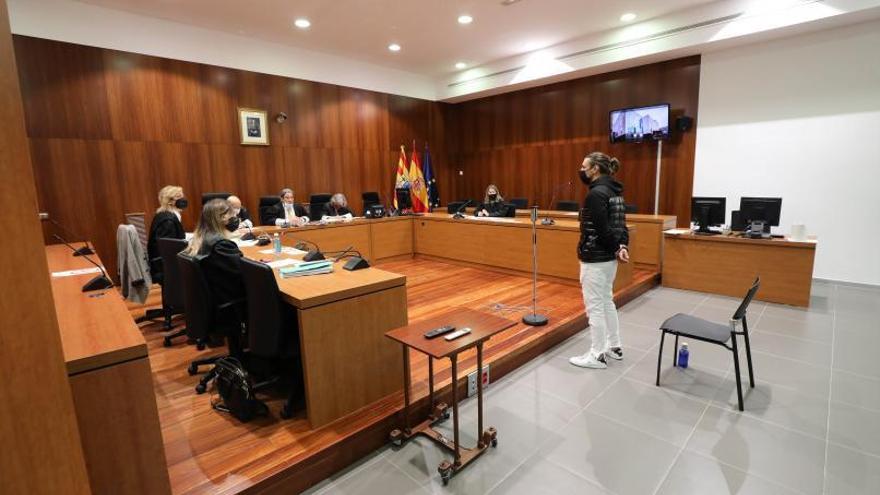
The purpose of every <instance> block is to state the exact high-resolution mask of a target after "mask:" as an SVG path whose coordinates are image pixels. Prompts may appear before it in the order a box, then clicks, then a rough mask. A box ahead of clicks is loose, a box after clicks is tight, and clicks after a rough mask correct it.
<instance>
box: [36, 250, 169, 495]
mask: <svg viewBox="0 0 880 495" xmlns="http://www.w3.org/2000/svg"><path fill="white" fill-rule="evenodd" d="M46 257H47V259H48V263H49V271H50V272H60V271H67V270H76V269H81V268H91V267H92V265H91V264H90V263H89V262H88V261H86V260H84V259H82V258H81V257H74V256H73V255H72V253H71V251H70V250H69V249H68V248H67V247H66V246H64V245H53V246H47V247H46ZM92 258H93V259H95V260H96V261H98V262H99V263H100V260H99V259H98V257H97V256H92ZM94 276H95V274H94V273H90V274H85V275H75V276H69V277H52V280H51V283H52V296H53V298H54V303H55V313H56V315H57V318H58V328H59V331H60V334H61V345H62V348H63V350H64V359H65V362H66V364H67V373H68V378H69V380H70V388H71V391H72V393H73V400H74V406H75V408H76V418H77V423H78V425H79V432H80V437H81V440H82V445H83V453H84V455H85V459H86V465H87V468H88V472H89V480H90V484H91V487H92V492H93V493H170V492H171V485H170V483H169V480H168V471H167V467H166V463H165V449H164V447H163V444H162V434H161V429H160V425H159V413H158V410H157V408H156V396H155V394H154V392H153V377H152V374H151V372H150V362H149V359H148V357H147V344H146V342H145V341H144V337H143V335H142V334H141V331H140V329H139V328H138V327H137V325H135V323H134V321H133V320H132V319H131V315H130V313H129V312H128V309H127V308H126V306H125V302H124V301H123V299H122V297H121V296H120V295H119V293H118V292H117V290H116V289H109V290H106V291H95V292H89V293H83V292H82V290H81V288H82V285H83V284H84V283H85V282H86V281H88V280H89V279H90V278H92V277H94ZM37 365H38V364H37ZM40 413H42V412H40ZM46 413H47V414H51V412H46Z"/></svg>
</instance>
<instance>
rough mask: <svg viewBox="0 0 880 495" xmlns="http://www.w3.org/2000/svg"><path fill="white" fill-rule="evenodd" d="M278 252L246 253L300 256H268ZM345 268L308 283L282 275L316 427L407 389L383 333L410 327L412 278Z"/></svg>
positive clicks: (250, 252)
mask: <svg viewBox="0 0 880 495" xmlns="http://www.w3.org/2000/svg"><path fill="white" fill-rule="evenodd" d="M337 231H338V232H340V233H342V234H344V232H346V230H339V229H337ZM355 233H356V231H355ZM334 235H336V234H335V233H334ZM270 247H271V246H261V247H256V246H255V247H245V248H242V252H243V253H244V254H245V256H247V257H249V258H251V259H255V260H261V261H273V260H276V259H281V258H287V257H290V258H298V257H299V256H291V255H286V254H281V255H278V256H276V255H274V254H265V253H260V251H263V250H268V249H270ZM322 248H323V246H322ZM343 264H344V260H343V261H340V262H336V263H335V265H334V272H333V273H328V274H324V275H311V276H306V277H293V278H281V276H280V275H279V272H278V270H277V269H276V270H275V279H276V281H277V282H278V289H279V290H280V291H281V295H282V297H283V298H284V300H285V301H286V302H287V303H289V304H290V305H292V306H293V307H294V308H295V309H296V314H297V321H298V324H299V339H300V340H299V343H300V352H301V356H302V364H303V376H304V379H305V395H306V410H307V414H308V418H309V422H310V423H311V424H312V427H313V428H317V427H320V426H323V425H325V424H327V423H330V422H332V421H334V420H336V419H338V418H341V417H342V416H345V415H346V414H348V413H351V412H353V411H355V410H357V409H360V408H361V407H364V406H367V405H369V404H372V403H373V402H375V401H377V400H379V399H381V398H383V397H385V396H388V395H390V394H393V393H395V392H397V391H399V390H400V384H401V379H402V378H401V376H400V370H401V369H402V364H401V358H400V355H399V354H398V353H397V351H396V349H395V348H394V345H392V344H391V343H390V342H388V341H387V340H386V339H385V338H384V337H383V335H384V334H385V332H387V331H388V330H389V329H392V328H396V327H399V326H402V325H406V324H407V302H406V277H405V276H404V275H399V274H396V273H390V272H386V271H384V270H380V269H378V268H367V269H363V270H357V271H348V270H344V269H343V268H342V265H343Z"/></svg>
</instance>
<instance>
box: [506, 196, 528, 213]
mask: <svg viewBox="0 0 880 495" xmlns="http://www.w3.org/2000/svg"><path fill="white" fill-rule="evenodd" d="M510 203H511V204H512V205H513V206H514V208H516V209H517V210H525V209H526V208H528V207H529V198H513V199H511V200H510Z"/></svg>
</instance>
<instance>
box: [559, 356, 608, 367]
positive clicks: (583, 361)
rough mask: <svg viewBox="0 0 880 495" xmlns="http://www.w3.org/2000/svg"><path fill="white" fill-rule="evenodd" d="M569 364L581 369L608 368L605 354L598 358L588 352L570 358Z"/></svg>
mask: <svg viewBox="0 0 880 495" xmlns="http://www.w3.org/2000/svg"><path fill="white" fill-rule="evenodd" d="M568 362H569V363H571V364H573V365H575V366H580V367H581V368H593V369H597V370H604V369H605V368H607V367H608V364H606V363H605V355H604V354H599V355H598V356H596V355H595V354H593V353H592V352H588V353H586V354H584V355H582V356H575V357H572V358H569V359H568Z"/></svg>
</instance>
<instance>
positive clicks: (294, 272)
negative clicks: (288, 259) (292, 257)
mask: <svg viewBox="0 0 880 495" xmlns="http://www.w3.org/2000/svg"><path fill="white" fill-rule="evenodd" d="M332 271H333V262H332V261H330V260H320V261H307V262H305V263H300V264H298V265H296V266H291V267H286V268H282V269H281V270H279V273H281V278H290V277H304V276H306V275H320V274H322V273H331V272H332Z"/></svg>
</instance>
